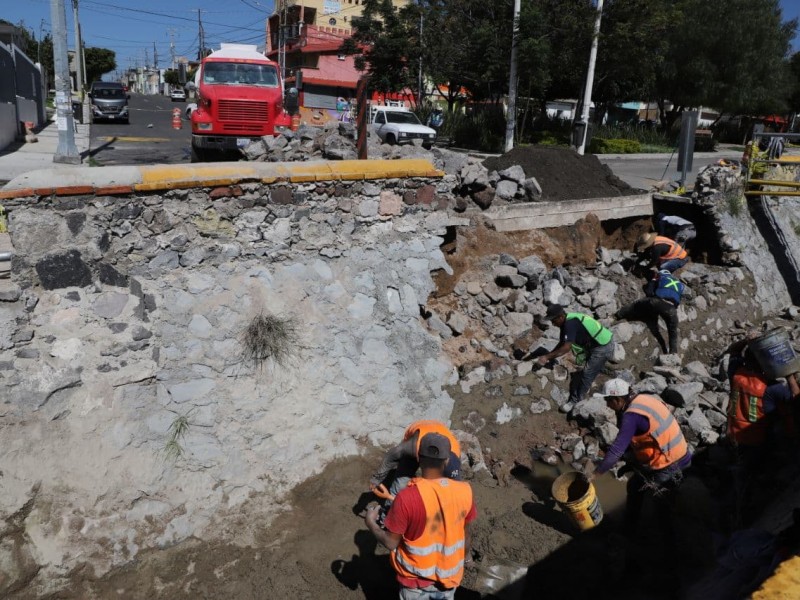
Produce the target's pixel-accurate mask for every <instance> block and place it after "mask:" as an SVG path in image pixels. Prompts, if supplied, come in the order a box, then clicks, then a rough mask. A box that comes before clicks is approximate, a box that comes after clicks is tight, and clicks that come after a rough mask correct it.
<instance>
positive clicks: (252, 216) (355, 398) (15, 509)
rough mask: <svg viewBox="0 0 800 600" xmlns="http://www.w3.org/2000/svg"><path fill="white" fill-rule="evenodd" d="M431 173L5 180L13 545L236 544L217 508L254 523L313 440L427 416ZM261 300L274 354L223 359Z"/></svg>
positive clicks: (82, 549)
mask: <svg viewBox="0 0 800 600" xmlns="http://www.w3.org/2000/svg"><path fill="white" fill-rule="evenodd" d="M442 188H447V185H446V184H443V183H442V182H441V180H440V179H438V178H436V177H432V178H424V177H418V178H410V179H402V180H401V179H389V180H382V181H320V182H312V183H302V182H294V183H285V184H273V185H266V184H262V183H245V184H241V185H231V186H226V187H218V188H199V189H191V190H189V189H180V190H172V191H167V192H164V193H161V192H150V193H147V192H143V193H139V194H128V195H124V196H119V197H111V196H85V197H72V198H60V197H29V198H22V199H16V200H7V201H5V202H4V204H5V207H6V210H7V211H8V212H9V217H10V218H9V227H10V232H11V236H12V240H13V243H14V247H15V252H16V256H15V259H14V261H13V267H12V268H13V284H14V285H12V286H10V287H6V288H4V289H3V290H2V291H0V300H2V302H0V322H2V325H3V326H2V327H1V328H0V392H1V393H2V397H3V403H2V404H0V465H2V471H3V472H2V477H3V478H2V485H3V494H0V522H2V521H3V520H5V519H8V522H9V523H10V522H11V521H12V520H13V518H12V516H13V515H15V514H16V515H17V516H18V517H19V516H27V518H26V519H25V521H24V522H25V533H24V536H23V537H20V538H19V539H22V540H24V543H22V542H20V545H19V548H17V549H16V550H15V551H14V552H15V553H16V554H15V556H19V557H22V558H20V559H19V560H18V561H17V564H18V565H29V564H33V565H34V566H35V565H40V566H42V568H43V571H42V572H41V573H40V576H39V578H38V579H39V580H40V581H54V580H53V576H55V575H56V574H58V573H65V572H66V571H68V570H70V569H71V568H74V567H76V566H77V565H79V564H81V563H83V562H88V563H89V564H90V565H91V568H92V569H94V570H95V572H96V573H101V572H103V571H105V570H107V569H108V568H109V567H110V566H111V565H112V564H119V563H124V562H126V561H129V560H131V559H132V558H133V557H135V556H136V555H137V553H138V552H139V551H141V550H142V549H145V548H148V547H155V546H165V545H168V544H173V543H176V542H179V541H181V540H183V539H186V538H188V537H190V536H197V537H205V536H211V535H222V536H224V537H226V538H228V539H231V540H233V541H237V542H239V543H247V542H248V541H250V538H249V535H250V534H251V533H252V532H251V531H250V529H249V528H248V527H243V526H241V525H236V524H234V522H233V519H235V518H236V516H237V515H241V514H242V513H243V512H245V511H246V512H247V513H248V514H249V515H259V516H260V524H263V523H264V522H265V521H266V520H267V519H268V518H269V516H270V515H272V514H274V513H275V512H276V511H277V510H278V509H279V508H280V501H281V498H282V496H283V494H284V492H286V491H287V490H288V489H289V488H290V487H291V486H293V485H294V484H296V483H298V482H300V481H302V480H303V479H305V478H307V477H309V476H310V475H312V474H314V473H316V472H318V471H320V470H321V469H322V467H323V466H324V465H325V464H326V463H327V462H328V461H330V460H331V459H333V458H335V457H337V456H343V455H352V454H354V453H358V452H360V451H361V450H362V448H363V447H364V446H366V445H371V444H388V443H391V442H394V441H396V440H397V439H399V437H400V435H401V433H402V428H403V427H404V426H405V425H407V423H408V422H409V421H410V420H412V419H415V418H436V419H442V420H447V419H448V418H449V415H450V412H451V408H452V400H451V399H450V397H449V396H448V394H447V393H446V392H444V391H443V389H442V386H443V385H445V384H447V383H448V382H450V383H453V382H454V380H453V377H456V378H457V375H456V374H455V373H454V369H453V367H452V365H451V364H449V363H448V362H447V360H446V357H445V356H444V354H443V353H442V352H441V342H440V340H439V338H438V337H437V336H435V335H432V334H431V333H429V332H428V331H427V329H426V328H425V326H424V324H423V323H422V322H421V320H420V318H419V315H420V305H421V304H423V303H424V302H425V301H426V299H427V297H428V295H429V294H430V293H431V291H432V290H433V286H434V284H433V280H432V277H431V272H432V271H435V270H437V269H445V270H449V267H448V265H447V263H446V262H445V259H444V256H443V255H442V252H441V251H440V249H439V246H440V244H441V242H442V237H441V236H442V235H443V234H444V232H445V227H446V226H447V225H448V224H449V221H448V214H447V212H446V211H444V210H436V208H437V207H439V206H440V205H441V206H446V205H447V204H448V203H449V202H450V201H451V198H449V197H447V196H446V194H447V189H442ZM262 314H273V315H282V316H291V317H293V318H294V319H295V323H296V326H297V331H298V340H297V343H296V344H294V346H293V347H294V348H295V352H294V354H293V356H292V357H291V359H290V360H289V362H288V364H286V365H285V366H277V365H274V364H272V363H271V362H270V361H267V362H266V363H265V364H264V365H263V366H261V367H260V366H258V365H255V364H253V362H252V361H248V360H246V359H244V358H243V342H242V340H243V337H242V336H243V331H244V330H245V328H246V326H247V325H248V324H249V323H250V322H251V321H252V319H253V318H254V317H255V316H257V315H262ZM181 417H185V418H186V421H187V422H188V430H187V431H186V433H185V435H183V436H180V437H179V438H178V440H177V441H178V443H179V446H180V454H181V455H180V456H179V457H177V458H175V450H176V449H175V446H174V444H173V445H172V446H171V448H172V451H170V445H169V444H168V442H169V440H170V433H169V432H170V428H171V427H173V426H174V425H175V424H176V423H177V422H179V419H180V418H181ZM32 498H35V500H34V501H33V502H31V499H32ZM20 522H21V521H20ZM0 538H2V529H0ZM15 539H17V538H15ZM23 559H24V560H23ZM20 568H21V567H20ZM12 582H13V578H12ZM53 585H55V584H53ZM0 591H2V589H0Z"/></svg>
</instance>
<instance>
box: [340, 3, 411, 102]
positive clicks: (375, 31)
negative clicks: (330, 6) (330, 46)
mask: <svg viewBox="0 0 800 600" xmlns="http://www.w3.org/2000/svg"><path fill="white" fill-rule="evenodd" d="M414 11H416V7H415V5H408V6H405V7H403V8H402V9H395V7H394V6H393V5H392V1H391V0H364V2H363V11H362V14H361V16H360V17H354V18H353V20H352V25H353V29H354V32H353V36H352V37H351V38H349V39H347V40H345V42H344V43H343V44H342V48H341V51H342V52H343V53H345V54H353V55H355V66H356V68H357V69H358V70H359V71H364V72H365V73H366V74H367V75H369V77H370V86H371V87H372V88H373V89H375V90H377V91H379V92H399V91H401V90H403V89H405V88H413V87H416V86H414V81H415V76H414V73H413V71H412V69H413V66H414V64H418V60H419V50H418V49H415V48H413V46H412V44H411V40H413V39H415V38H417V37H418V36H417V33H416V32H415V31H414V29H413V28H412V27H411V25H410V23H411V21H412V16H413V12H414Z"/></svg>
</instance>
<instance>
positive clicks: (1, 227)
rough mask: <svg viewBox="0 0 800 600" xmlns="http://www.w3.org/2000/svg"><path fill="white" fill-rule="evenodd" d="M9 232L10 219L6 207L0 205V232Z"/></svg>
mask: <svg viewBox="0 0 800 600" xmlns="http://www.w3.org/2000/svg"><path fill="white" fill-rule="evenodd" d="M7 232H8V221H7V220H6V209H5V207H3V206H2V205H0V233H7Z"/></svg>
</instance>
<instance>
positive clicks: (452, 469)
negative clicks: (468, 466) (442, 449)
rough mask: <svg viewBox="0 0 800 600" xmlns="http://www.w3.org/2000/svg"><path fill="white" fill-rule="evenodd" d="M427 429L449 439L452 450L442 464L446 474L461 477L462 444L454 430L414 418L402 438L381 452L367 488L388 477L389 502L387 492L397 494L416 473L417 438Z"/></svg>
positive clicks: (379, 483)
mask: <svg viewBox="0 0 800 600" xmlns="http://www.w3.org/2000/svg"><path fill="white" fill-rule="evenodd" d="M428 433H438V434H440V435H443V436H444V437H446V438H447V439H448V441H449V442H450V448H451V452H450V456H449V459H448V461H447V464H446V465H445V471H444V472H445V477H449V478H450V479H457V480H458V479H461V446H460V445H459V443H458V440H457V439H456V438H455V436H454V435H453V432H451V431H450V430H449V429H448V428H447V425H445V424H444V423H442V422H440V421H432V420H431V421H415V422H413V423H411V425H409V426H408V427H406V431H405V433H404V434H403V441H402V442H400V443H399V444H398V445H397V446H395V447H394V448H392V449H391V450H389V451H388V452H387V453H386V454H385V455H384V457H383V461H381V464H380V466H379V467H378V470H377V471H375V473H373V474H372V477H371V478H370V480H369V489H370V490H372V491H375V489H376V488H377V487H378V486H379V485H381V484H385V483H386V482H387V481H389V480H391V481H390V486H389V488H388V495H387V496H385V498H386V500H387V501H388V503H389V504H391V498H390V497H388V496H396V495H397V493H398V492H399V491H400V490H402V489H403V488H404V487H406V485H408V482H409V481H410V480H411V478H412V477H414V475H416V474H417V469H418V468H419V448H420V442H421V440H422V438H423V437H424V436H425V435H426V434H428ZM390 475H391V477H390Z"/></svg>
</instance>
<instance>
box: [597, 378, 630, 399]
mask: <svg viewBox="0 0 800 600" xmlns="http://www.w3.org/2000/svg"><path fill="white" fill-rule="evenodd" d="M630 391H631V386H630V385H628V382H627V381H625V380H624V379H609V380H608V381H606V384H605V385H604V386H603V396H605V397H606V398H609V397H620V396H627V395H628V393H630Z"/></svg>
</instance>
